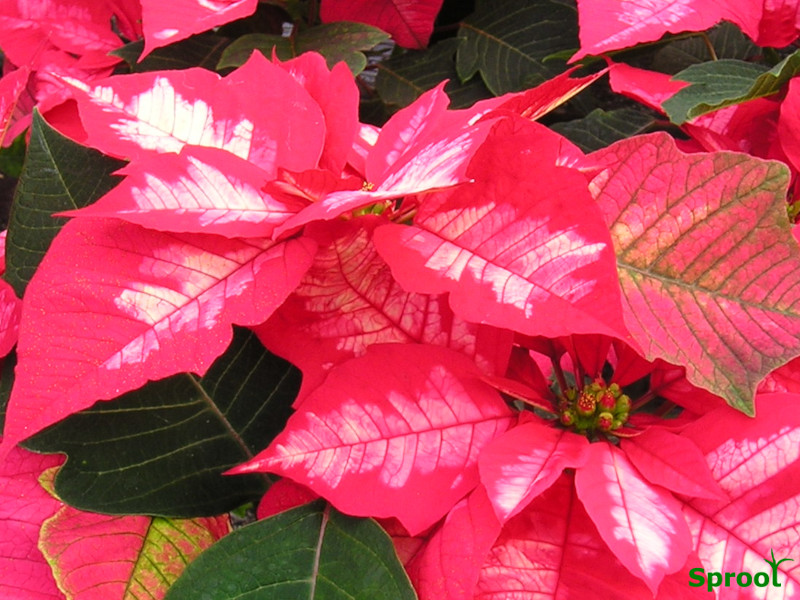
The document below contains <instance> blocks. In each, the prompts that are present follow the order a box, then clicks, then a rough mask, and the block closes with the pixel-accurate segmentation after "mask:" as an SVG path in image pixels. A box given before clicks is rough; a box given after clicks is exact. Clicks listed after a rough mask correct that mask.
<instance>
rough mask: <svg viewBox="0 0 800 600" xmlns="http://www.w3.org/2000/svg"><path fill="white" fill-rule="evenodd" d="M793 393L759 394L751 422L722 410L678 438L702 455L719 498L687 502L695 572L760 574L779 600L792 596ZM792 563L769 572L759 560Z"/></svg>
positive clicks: (799, 420) (796, 585) (795, 549)
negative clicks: (697, 557)
mask: <svg viewBox="0 0 800 600" xmlns="http://www.w3.org/2000/svg"><path fill="white" fill-rule="evenodd" d="M798 401H800V396H798V395H797V394H763V395H759V397H758V408H759V416H758V418H757V419H751V418H748V417H746V416H745V415H742V414H739V413H736V412H735V411H732V410H730V409H729V408H728V407H723V408H720V409H717V410H716V411H714V412H712V413H710V414H708V415H706V416H704V417H703V418H702V419H699V420H698V421H696V422H695V423H693V424H692V425H690V426H689V427H688V428H687V429H686V430H685V431H684V432H683V433H682V435H685V436H686V437H687V438H688V439H690V440H692V441H693V442H694V443H695V444H697V446H698V447H699V448H700V449H701V450H702V452H703V453H704V454H705V457H706V462H707V464H708V466H709V468H710V469H711V472H712V474H713V477H714V479H715V480H716V481H717V482H718V483H719V485H720V486H721V487H722V489H723V490H724V491H725V493H726V494H727V496H728V499H726V500H702V499H695V500H690V501H688V502H686V506H685V509H684V512H685V514H686V519H687V522H688V523H689V527H690V529H691V531H692V535H693V536H694V538H695V546H696V547H697V549H698V553H699V554H700V560H701V561H702V566H703V567H704V568H705V569H706V570H708V571H712V570H713V571H722V572H725V571H735V572H741V571H748V572H751V573H757V572H759V571H764V572H766V573H767V574H769V575H770V578H771V579H772V577H773V576H775V577H776V579H777V581H778V583H780V585H781V587H780V588H777V587H770V593H771V594H774V596H773V597H774V598H777V599H779V600H783V599H785V600H789V599H790V598H794V597H795V596H797V594H798V593H800V562H798V560H797V559H796V558H794V557H796V556H798V555H800V538H798V536H797V535H795V534H794V532H795V531H797V530H798V527H800V519H798V515H800V492H798V487H797V483H796V482H797V480H798V477H800V413H799V412H798V410H797V405H798ZM772 552H774V556H775V559H776V560H780V559H782V558H786V557H788V558H793V559H794V561H793V562H784V563H782V564H780V565H778V566H777V569H776V570H775V571H773V569H772V567H771V566H769V564H768V563H767V562H766V561H765V559H771V553H772Z"/></svg>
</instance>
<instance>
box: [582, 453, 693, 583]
mask: <svg viewBox="0 0 800 600" xmlns="http://www.w3.org/2000/svg"><path fill="white" fill-rule="evenodd" d="M587 457H588V458H587V461H586V464H585V465H584V466H583V467H582V468H581V469H579V470H578V471H577V473H576V474H575V489H576V491H577V493H578V497H579V498H580V500H581V502H582V503H583V506H584V507H585V508H586V512H587V513H589V516H590V517H591V518H592V521H593V522H594V524H595V526H596V527H597V530H598V532H599V533H600V537H602V538H603V540H604V541H605V543H606V544H607V545H608V547H609V548H610V549H611V552H613V553H614V555H616V557H617V558H618V559H619V560H620V562H621V563H622V564H623V565H625V567H627V569H628V570H629V571H630V572H631V573H632V574H633V575H635V576H636V577H639V578H640V579H641V580H642V581H644V582H645V584H647V587H648V588H650V591H651V592H652V593H653V595H655V593H656V590H657V589H658V586H659V584H660V583H661V580H662V579H663V578H664V576H665V575H668V574H670V573H674V572H675V571H678V570H679V569H680V568H681V567H682V566H683V565H684V563H685V562H686V558H687V556H688V555H689V552H690V551H691V548H692V538H691V534H690V533H689V527H688V526H687V525H686V521H685V520H684V518H683V514H682V513H681V505H680V503H679V502H678V501H677V500H676V499H675V498H674V497H673V496H672V494H670V493H669V492H668V491H666V490H665V489H664V488H661V487H659V486H656V485H653V484H651V483H649V482H648V481H645V480H644V479H643V478H642V476H641V475H640V474H639V472H638V471H637V470H636V468H635V467H634V466H633V465H632V464H631V463H630V461H629V460H628V458H627V457H626V456H625V454H624V453H623V452H621V451H620V450H619V449H618V448H617V447H616V446H613V445H611V444H609V443H607V442H599V443H595V444H590V445H589V448H588V451H587Z"/></svg>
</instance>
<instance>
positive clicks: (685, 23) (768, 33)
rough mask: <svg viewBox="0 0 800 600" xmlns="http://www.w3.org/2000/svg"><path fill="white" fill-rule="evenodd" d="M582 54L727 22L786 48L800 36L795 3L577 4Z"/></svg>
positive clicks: (673, 0)
mask: <svg viewBox="0 0 800 600" xmlns="http://www.w3.org/2000/svg"><path fill="white" fill-rule="evenodd" d="M578 17H579V20H580V38H581V50H580V51H579V52H578V53H577V54H575V56H574V57H573V60H576V59H578V58H582V57H584V56H586V55H588V54H602V53H604V52H608V51H611V50H618V49H620V48H627V47H630V46H634V45H636V44H639V43H642V42H651V41H654V40H657V39H659V38H660V37H661V36H662V35H664V34H665V33H680V32H683V31H703V30H705V29H708V28H709V27H711V26H712V25H715V24H717V23H719V22H720V21H722V20H726V21H731V22H733V23H736V24H737V25H738V26H739V27H740V28H741V29H742V31H744V32H745V33H746V34H747V35H748V36H750V38H751V39H753V40H754V41H755V42H756V43H757V44H759V45H761V46H774V47H777V48H781V47H783V46H787V45H788V44H790V43H792V42H793V41H794V40H795V39H797V36H798V33H800V19H799V18H798V4H797V2H796V1H795V0H790V1H782V2H772V1H769V0H763V2H758V1H748V0H725V1H722V2H718V1H714V0H692V1H691V2H690V1H688V0H667V1H664V2H649V3H642V2H624V1H622V0H613V1H606V0H600V1H598V0H578Z"/></svg>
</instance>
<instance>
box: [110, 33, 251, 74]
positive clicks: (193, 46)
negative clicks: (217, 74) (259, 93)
mask: <svg viewBox="0 0 800 600" xmlns="http://www.w3.org/2000/svg"><path fill="white" fill-rule="evenodd" d="M229 43H230V40H229V39H228V38H225V37H221V36H218V35H215V34H213V33H201V34H199V35H193V36H192V37H190V38H188V39H185V40H181V41H180V42H175V43H172V44H170V45H169V46H166V47H163V48H157V49H155V50H153V51H152V52H150V54H148V55H147V56H146V57H145V58H143V59H141V60H139V59H140V57H141V55H142V50H144V40H137V41H135V42H130V43H128V44H125V45H124V46H122V47H121V48H117V49H116V50H114V51H113V52H111V54H112V55H113V56H119V57H120V58H121V59H122V60H124V61H125V62H126V63H128V66H129V67H130V70H131V73H144V72H146V71H161V70H167V69H189V68H191V67H203V68H204V69H208V70H209V71H213V70H214V69H215V68H216V66H217V63H218V62H219V59H220V56H222V51H223V50H224V49H225V47H226V46H227V45H228V44H229ZM243 62H244V61H243Z"/></svg>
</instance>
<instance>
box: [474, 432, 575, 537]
mask: <svg viewBox="0 0 800 600" xmlns="http://www.w3.org/2000/svg"><path fill="white" fill-rule="evenodd" d="M588 445H589V442H588V440H587V439H586V437H585V436H581V435H576V434H574V433H572V432H570V431H566V430H564V429H556V428H554V427H549V426H547V425H545V424H544V423H542V422H540V421H538V420H530V421H528V422H526V423H523V424H521V425H518V426H517V427H514V428H513V429H511V430H510V431H507V432H506V433H504V434H503V435H501V436H499V437H497V438H495V439H494V440H492V442H490V443H489V445H488V446H487V447H486V448H485V449H484V451H483V452H482V453H481V456H480V459H479V460H478V468H479V470H480V474H481V483H482V484H483V485H484V487H485V488H486V491H487V493H488V496H489V499H490V500H491V503H492V507H493V508H494V512H495V515H497V518H498V519H499V520H500V522H501V523H505V522H506V521H508V520H509V519H510V518H512V517H514V516H515V515H517V514H519V512H520V511H522V510H523V509H524V508H525V507H526V506H528V504H530V502H531V501H532V500H533V499H534V498H536V497H537V496H539V495H540V494H541V493H542V492H544V491H545V490H546V489H547V488H549V487H550V486H551V485H553V483H554V482H555V481H556V480H557V479H558V478H559V477H560V476H561V473H562V472H563V471H564V469H565V468H578V467H581V466H582V465H583V463H584V462H585V460H586V448H587V447H588Z"/></svg>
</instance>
